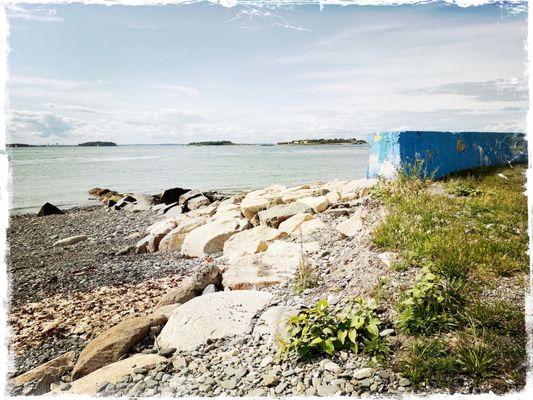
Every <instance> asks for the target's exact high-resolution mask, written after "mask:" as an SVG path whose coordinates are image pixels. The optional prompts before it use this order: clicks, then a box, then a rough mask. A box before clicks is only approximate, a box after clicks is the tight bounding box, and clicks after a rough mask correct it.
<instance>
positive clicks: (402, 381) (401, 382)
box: [398, 378, 411, 386]
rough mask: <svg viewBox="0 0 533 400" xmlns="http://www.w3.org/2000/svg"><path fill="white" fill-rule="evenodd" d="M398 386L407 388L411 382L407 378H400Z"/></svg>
mask: <svg viewBox="0 0 533 400" xmlns="http://www.w3.org/2000/svg"><path fill="white" fill-rule="evenodd" d="M398 384H399V385H400V386H409V385H410V384H411V382H410V381H409V379H407V378H402V379H400V382H398Z"/></svg>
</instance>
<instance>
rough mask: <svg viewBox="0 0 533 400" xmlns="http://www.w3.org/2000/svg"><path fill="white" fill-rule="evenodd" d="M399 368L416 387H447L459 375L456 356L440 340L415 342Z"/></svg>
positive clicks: (399, 364) (418, 340) (419, 340)
mask: <svg viewBox="0 0 533 400" xmlns="http://www.w3.org/2000/svg"><path fill="white" fill-rule="evenodd" d="M397 368H398V369H399V371H400V372H401V373H402V375H403V376H405V377H406V378H408V379H409V380H410V381H411V383H412V384H413V385H414V386H420V385H421V384H422V383H431V384H432V385H433V386H435V387H440V386H446V385H448V384H449V383H450V382H451V380H453V378H454V376H455V374H456V373H457V364H456V362H455V358H454V356H453V355H452V354H451V352H450V349H449V348H448V346H447V345H446V343H445V342H444V341H443V340H439V339H431V340H428V339H417V340H415V341H414V342H413V344H412V345H411V348H410V349H409V351H408V353H407V354H406V355H405V356H404V357H403V358H402V359H401V360H400V361H399V362H398V365H397Z"/></svg>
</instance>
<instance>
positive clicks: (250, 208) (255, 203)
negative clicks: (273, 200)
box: [241, 192, 270, 220]
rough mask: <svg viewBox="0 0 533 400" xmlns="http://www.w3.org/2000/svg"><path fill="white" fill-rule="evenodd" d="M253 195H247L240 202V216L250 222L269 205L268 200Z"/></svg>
mask: <svg viewBox="0 0 533 400" xmlns="http://www.w3.org/2000/svg"><path fill="white" fill-rule="evenodd" d="M253 193H254V192H252V193H249V194H248V195H246V197H245V198H244V199H243V200H242V201H241V212H242V215H244V217H245V218H247V219H248V220H251V219H252V218H253V217H254V216H255V215H257V213H258V212H259V211H262V210H265V209H267V208H268V206H269V205H270V200H269V199H267V198H265V197H262V196H259V195H257V194H253Z"/></svg>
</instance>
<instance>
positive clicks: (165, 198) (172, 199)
mask: <svg viewBox="0 0 533 400" xmlns="http://www.w3.org/2000/svg"><path fill="white" fill-rule="evenodd" d="M190 191H191V190H190V189H183V188H180V187H177V188H172V189H167V190H165V191H164V192H163V194H162V195H161V201H162V202H163V203H165V204H172V203H178V202H179V200H180V196H182V195H184V194H185V193H188V192H190Z"/></svg>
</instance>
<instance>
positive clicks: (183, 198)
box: [178, 190, 203, 206]
mask: <svg viewBox="0 0 533 400" xmlns="http://www.w3.org/2000/svg"><path fill="white" fill-rule="evenodd" d="M197 196H203V194H202V193H201V192H200V191H198V190H190V191H188V192H187V193H184V194H182V195H181V196H180V197H179V199H178V204H179V205H180V206H186V205H187V203H188V201H189V200H191V199H194V198H195V197H197Z"/></svg>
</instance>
